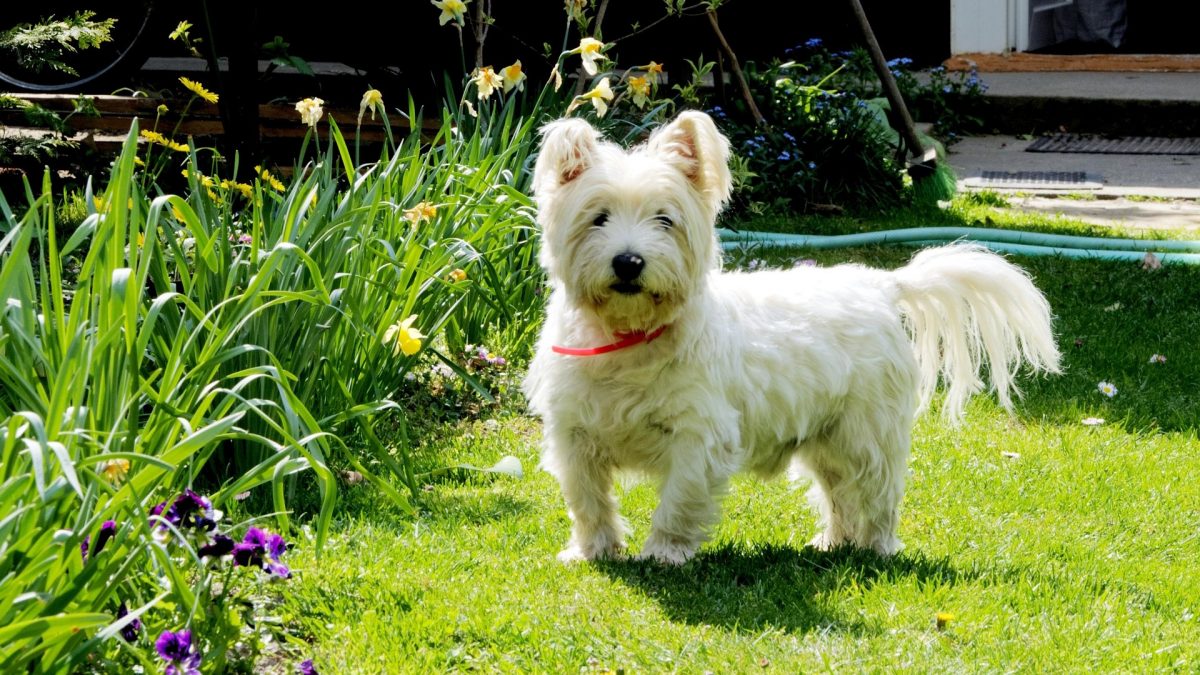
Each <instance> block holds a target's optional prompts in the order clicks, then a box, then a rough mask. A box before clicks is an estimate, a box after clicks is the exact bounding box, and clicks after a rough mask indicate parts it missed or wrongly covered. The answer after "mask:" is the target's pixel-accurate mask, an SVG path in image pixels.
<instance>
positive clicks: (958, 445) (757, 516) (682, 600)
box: [278, 224, 1200, 673]
mask: <svg viewBox="0 0 1200 675" xmlns="http://www.w3.org/2000/svg"><path fill="white" fill-rule="evenodd" d="M830 227H836V224H830ZM1075 232H1078V230H1075ZM910 254H911V251H909V250H907V249H895V248H889V249H883V248H874V249H856V250H853V251H846V250H843V251H823V252H805V251H791V252H789V251H773V252H771V253H770V255H769V257H768V260H767V262H768V263H769V264H775V265H790V264H792V262H793V260H794V259H795V258H797V257H811V258H815V259H817V260H818V261H819V262H820V263H821V264H832V263H835V262H842V261H848V260H854V261H861V262H867V263H870V264H876V265H881V266H895V265H899V264H902V263H903V262H904V260H906V259H907V258H908V256H909V255H910ZM1016 261H1017V262H1018V263H1020V264H1022V265H1024V266H1026V267H1027V268H1028V269H1029V270H1030V271H1031V272H1032V273H1033V275H1034V276H1035V278H1036V280H1037V283H1038V284H1039V286H1040V287H1041V288H1042V289H1043V290H1044V291H1045V292H1046V294H1047V296H1048V297H1049V298H1050V301H1051V304H1052V306H1053V308H1054V311H1055V313H1056V315H1057V319H1056V330H1057V332H1058V335H1059V340H1060V344H1061V347H1062V349H1063V352H1064V357H1065V374H1064V375H1062V376H1058V377H1052V378H1045V379H1038V380H1029V379H1028V378H1027V379H1025V380H1023V383H1024V384H1025V389H1026V396H1025V399H1024V401H1023V402H1022V403H1021V404H1020V405H1019V408H1018V414H1017V416H1016V417H1015V418H1009V417H1008V416H1007V415H1005V414H1004V413H1003V412H1002V411H1001V410H1000V409H999V408H998V407H997V406H996V405H995V404H994V403H993V402H992V401H991V400H989V399H988V398H977V399H975V400H974V401H973V402H972V404H971V405H970V406H969V409H968V414H967V417H966V420H965V422H964V423H963V424H962V425H961V426H960V427H957V428H951V427H947V426H945V425H944V424H943V423H942V422H941V421H940V419H939V418H938V417H937V415H936V411H933V414H930V415H926V416H925V417H923V418H922V419H921V420H920V421H919V422H918V424H917V427H916V431H915V436H914V449H913V458H912V461H911V466H912V474H911V478H910V482H909V489H908V495H907V497H906V500H905V503H904V511H903V517H902V523H901V532H900V534H901V538H902V539H903V540H904V541H905V542H906V544H907V548H906V549H905V550H904V551H903V552H902V553H901V554H900V555H898V556H896V557H894V558H892V559H881V558H879V557H877V556H875V555H873V554H869V553H865V552H861V551H853V550H841V551H835V552H832V553H819V552H816V551H814V550H813V549H811V548H808V547H806V546H805V542H807V541H808V539H809V538H810V537H811V536H812V535H813V534H814V533H815V527H816V526H815V519H814V516H813V514H812V513H811V512H810V511H809V510H808V509H807V507H806V502H805V499H804V497H803V494H802V492H801V491H798V490H796V489H795V488H793V487H792V486H790V485H788V484H787V483H786V482H785V481H783V480H777V481H773V482H768V483H762V482H759V481H756V480H754V479H750V478H746V477H741V478H739V479H738V480H736V481H735V482H734V484H733V487H732V491H731V494H730V495H729V497H728V498H727V499H726V500H725V502H724V516H723V519H722V520H721V522H720V525H719V526H718V527H717V529H716V531H715V532H714V536H713V539H712V541H711V542H710V543H709V544H707V545H706V546H704V547H703V548H702V549H701V552H700V555H699V556H698V557H697V558H696V559H695V560H694V561H692V562H690V563H689V564H687V565H685V566H684V567H682V568H678V569H674V568H664V567H660V566H657V565H655V564H650V563H641V562H631V561H623V562H607V563H602V564H583V565H573V566H563V565H561V564H559V563H558V562H557V561H556V560H555V557H554V556H555V554H556V553H557V551H558V550H559V548H561V546H562V544H563V543H564V542H565V541H566V539H567V536H568V528H569V523H568V520H567V516H566V512H565V508H564V506H563V504H562V500H561V497H560V496H559V493H558V488H557V485H556V484H555V482H554V480H553V479H552V478H551V477H550V476H549V475H548V474H545V473H544V472H541V471H538V470H536V466H537V456H538V442H539V441H538V437H539V432H540V430H539V425H538V423H537V422H536V421H534V420H531V419H528V418H526V417H522V416H521V415H519V414H518V413H516V412H514V413H511V414H509V415H507V416H502V417H501V418H500V419H499V421H498V423H497V422H479V421H476V422H464V423H461V424H458V425H454V424H448V425H446V426H444V427H442V428H441V430H440V432H439V433H437V434H434V435H432V436H430V437H427V438H426V444H427V446H426V448H425V451H424V452H423V453H418V458H419V459H418V461H424V462H427V463H428V464H429V467H433V466H439V465H445V464H453V463H456V462H466V463H470V464H474V465H481V466H486V465H489V464H490V463H492V462H495V461H496V460H497V459H499V458H500V457H501V456H503V455H507V454H512V455H515V456H517V457H519V458H520V459H521V460H522V462H523V463H524V465H525V468H526V474H527V475H526V477H525V478H523V479H519V480H518V479H512V478H507V477H487V476H480V475H472V474H466V475H455V476H452V477H450V478H447V479H446V480H443V481H440V482H436V483H433V484H431V485H429V486H427V487H426V490H425V492H424V493H423V500H422V503H421V509H420V513H419V515H418V516H417V517H415V518H413V517H409V516H406V515H404V514H403V513H401V512H399V511H398V510H396V509H395V508H394V507H389V506H387V505H386V503H385V502H384V501H383V500H381V498H380V497H379V496H378V494H377V493H375V492H374V489H373V488H371V487H370V486H368V485H365V484H362V485H358V486H352V487H348V488H346V490H345V494H346V495H347V503H346V505H345V508H344V509H342V511H341V513H340V515H339V518H340V520H339V522H338V523H337V525H336V527H335V528H334V529H335V531H336V535H335V536H333V537H332V538H331V541H330V543H329V545H328V546H327V548H326V551H325V555H324V557H322V558H320V559H317V558H315V557H313V554H312V547H311V545H308V544H302V545H301V546H300V547H299V550H298V551H297V552H296V555H295V558H294V559H293V562H294V563H295V566H294V568H295V569H296V570H297V576H296V578H295V579H294V580H293V581H292V582H291V585H290V586H288V588H287V589H286V593H281V594H280V599H279V602H280V605H279V607H278V614H279V616H280V617H281V619H282V620H283V622H284V625H286V626H289V627H290V629H289V630H290V632H291V634H292V637H293V638H295V640H296V641H297V642H298V643H308V644H302V646H299V647H297V648H298V649H300V650H302V651H303V652H304V653H306V654H308V653H311V654H312V655H313V656H314V658H315V661H316V664H317V666H318V667H319V668H320V669H321V670H322V671H323V672H382V671H391V672H429V671H435V672H437V671H446V670H467V669H479V670H485V671H504V672H581V671H583V672H604V671H605V670H606V669H607V670H609V671H617V670H620V669H624V670H625V671H626V672H662V671H679V672H696V673H699V672H705V671H713V672H757V671H760V670H761V671H764V672H810V671H849V672H860V671H866V672H884V671H886V672H891V671H897V670H899V671H909V672H931V671H932V672H947V671H951V672H958V671H974V672H980V671H983V672H995V671H1024V672H1044V671H1051V672H1082V671H1099V672H1161V671H1171V672H1181V671H1182V672H1193V671H1195V670H1196V669H1197V668H1200V647H1198V646H1197V645H1200V599H1198V596H1197V594H1196V590H1195V588H1196V586H1195V570H1196V569H1198V568H1200V541H1197V538H1198V536H1200V535H1198V533H1197V529H1196V518H1197V510H1196V509H1197V504H1200V483H1198V482H1197V481H1196V480H1194V474H1195V462H1196V458H1197V456H1200V440H1198V438H1197V432H1196V430H1197V420H1200V387H1197V386H1196V385H1195V383H1196V382H1197V380H1198V379H1200V355H1198V354H1197V351H1196V344H1197V336H1200V303H1196V302H1195V300H1194V297H1195V289H1196V288H1200V269H1197V268H1183V267H1168V268H1166V269H1163V270H1158V271H1153V272H1147V271H1143V270H1142V269H1141V268H1140V267H1139V266H1137V265H1133V264H1130V265H1123V264H1111V263H1108V264H1106V263H1095V262H1085V261H1063V260H1056V259H1051V258H1018V259H1016ZM1117 303H1120V308H1119V309H1115V310H1113V311H1106V309H1105V308H1111V307H1112V306H1113V305H1115V304H1117ZM1076 339H1079V340H1081V343H1080V344H1079V346H1076V343H1075V340H1076ZM1153 353H1159V354H1164V355H1166V356H1167V358H1168V360H1167V362H1166V363H1165V364H1159V365H1151V364H1150V363H1149V357H1150V355H1151V354H1153ZM1100 380H1107V381H1110V382H1114V383H1115V384H1117V386H1118V388H1119V393H1118V394H1117V395H1116V396H1115V397H1114V398H1112V399H1108V398H1105V397H1104V396H1102V395H1101V394H1100V393H1099V392H1098V391H1097V388H1096V384H1097V382H1099V381H1100ZM1090 416H1096V417H1103V418H1105V419H1106V423H1105V424H1104V425H1102V426H1099V427H1087V426H1084V425H1082V424H1081V420H1082V419H1083V418H1084V417H1090ZM421 458H424V459H421ZM618 493H619V495H620V500H621V503H622V510H623V512H624V514H625V515H626V516H627V517H628V518H629V520H630V523H631V525H632V527H633V535H632V538H631V541H630V544H631V549H632V550H633V551H636V550H637V549H638V548H639V547H640V545H641V542H642V541H644V539H645V537H646V536H647V534H648V524H649V520H650V514H651V512H652V510H653V508H654V505H655V501H656V500H655V497H654V489H653V485H652V484H649V483H641V484H632V485H627V486H623V487H620V488H619V489H618ZM939 612H949V613H951V614H953V619H951V620H950V622H949V623H948V625H946V626H945V627H944V629H941V630H940V629H939V628H938V626H937V621H936V617H937V614H938V613H939Z"/></svg>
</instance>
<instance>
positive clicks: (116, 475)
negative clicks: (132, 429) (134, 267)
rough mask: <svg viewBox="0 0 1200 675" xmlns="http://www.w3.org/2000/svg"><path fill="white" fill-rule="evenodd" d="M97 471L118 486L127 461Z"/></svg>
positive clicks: (111, 462) (126, 470)
mask: <svg viewBox="0 0 1200 675" xmlns="http://www.w3.org/2000/svg"><path fill="white" fill-rule="evenodd" d="M138 236H142V235H141V233H138ZM139 244H140V242H139ZM97 469H98V473H99V474H100V475H101V476H104V479H105V480H107V481H108V482H109V483H112V484H113V485H120V484H121V481H123V480H125V475H126V474H128V473H129V460H127V459H110V460H108V461H105V462H101V463H100V465H99V466H98V467H97Z"/></svg>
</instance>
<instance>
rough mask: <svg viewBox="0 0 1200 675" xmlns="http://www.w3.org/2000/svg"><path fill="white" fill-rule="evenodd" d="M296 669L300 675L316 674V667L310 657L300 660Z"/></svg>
mask: <svg viewBox="0 0 1200 675" xmlns="http://www.w3.org/2000/svg"><path fill="white" fill-rule="evenodd" d="M298 670H299V671H300V675H317V667H316V666H314V665H313V662H312V659H305V660H304V661H301V662H300V667H299V668H298Z"/></svg>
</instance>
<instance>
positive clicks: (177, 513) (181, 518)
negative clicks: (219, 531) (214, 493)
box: [166, 490, 217, 532]
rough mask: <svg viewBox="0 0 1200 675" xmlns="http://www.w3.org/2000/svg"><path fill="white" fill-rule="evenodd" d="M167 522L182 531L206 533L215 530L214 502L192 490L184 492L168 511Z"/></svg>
mask: <svg viewBox="0 0 1200 675" xmlns="http://www.w3.org/2000/svg"><path fill="white" fill-rule="evenodd" d="M166 518H167V520H168V521H170V523H171V524H172V525H174V526H175V527H178V528H180V529H183V528H188V527H191V528H195V529H197V530H204V531H205V532H207V531H209V530H212V529H215V528H216V526H217V522H216V520H214V518H213V507H212V502H210V501H208V500H207V499H205V498H204V497H203V496H201V495H200V494H198V493H196V492H193V491H192V490H184V491H183V494H181V495H179V496H178V497H176V498H175V502H174V503H173V504H171V508H170V509H168V510H167V516H166Z"/></svg>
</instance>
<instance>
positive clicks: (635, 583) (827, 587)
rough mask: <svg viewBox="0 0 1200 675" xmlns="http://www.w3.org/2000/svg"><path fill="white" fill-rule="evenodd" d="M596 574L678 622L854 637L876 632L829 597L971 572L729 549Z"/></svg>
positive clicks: (846, 551)
mask: <svg viewBox="0 0 1200 675" xmlns="http://www.w3.org/2000/svg"><path fill="white" fill-rule="evenodd" d="M595 567H596V569H597V570H599V571H601V572H603V573H604V574H606V575H608V576H609V577H611V578H613V579H615V580H617V581H620V582H622V583H624V584H627V585H628V586H630V587H633V588H636V589H638V590H639V591H641V592H642V593H644V594H646V595H647V596H648V597H651V598H653V599H654V600H655V601H657V602H658V604H659V605H660V606H661V607H662V609H663V611H664V612H665V613H666V614H667V616H668V617H669V618H670V619H671V620H672V621H679V622H683V623H688V624H705V625H712V626H720V627H723V628H726V629H730V630H739V631H742V630H752V631H759V630H762V629H764V628H774V629H778V630H782V631H785V632H788V633H806V632H809V631H812V630H822V631H836V632H841V633H849V634H853V635H860V634H867V633H870V632H873V630H875V629H874V628H872V627H871V626H869V625H868V624H865V623H864V622H863V621H862V620H861V618H860V617H858V616H850V615H849V613H848V612H846V611H844V610H842V609H840V608H839V607H838V606H837V603H836V601H834V600H832V599H830V598H831V596H834V595H836V593H835V591H837V590H838V589H841V588H845V587H847V586H851V585H852V584H857V585H858V586H860V587H866V586H870V585H871V584H872V583H873V582H874V581H875V580H876V579H879V578H881V577H886V578H888V579H899V578H903V577H913V578H915V579H916V580H918V581H920V582H928V581H934V582H936V583H947V584H953V583H955V582H956V581H958V580H960V579H964V578H966V577H965V575H964V574H963V573H961V572H959V571H958V570H956V569H955V568H954V567H953V566H952V565H951V564H950V563H949V561H948V560H944V559H941V560H936V559H930V558H926V557H924V556H921V555H920V554H900V555H896V556H892V557H888V558H885V557H882V556H879V555H876V554H875V553H873V552H870V551H864V550H861V549H855V548H849V547H847V548H841V549H837V550H834V551H828V552H825V551H818V550H816V549H814V548H812V547H804V548H800V549H797V548H794V547H791V546H780V545H767V546H762V547H756V548H752V549H747V548H743V547H740V546H735V545H732V544H725V545H721V546H718V547H716V548H709V549H705V550H703V551H701V552H700V553H699V554H698V555H697V556H696V557H695V558H694V559H693V560H691V561H690V562H689V563H687V564H686V565H683V566H681V567H671V566H664V565H660V564H657V563H652V562H646V561H635V560H609V561H601V562H597V563H595Z"/></svg>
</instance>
